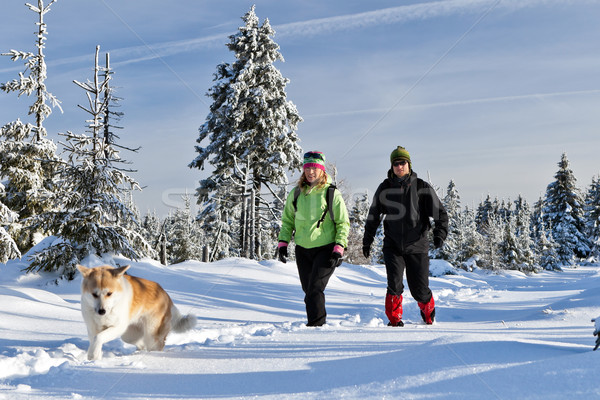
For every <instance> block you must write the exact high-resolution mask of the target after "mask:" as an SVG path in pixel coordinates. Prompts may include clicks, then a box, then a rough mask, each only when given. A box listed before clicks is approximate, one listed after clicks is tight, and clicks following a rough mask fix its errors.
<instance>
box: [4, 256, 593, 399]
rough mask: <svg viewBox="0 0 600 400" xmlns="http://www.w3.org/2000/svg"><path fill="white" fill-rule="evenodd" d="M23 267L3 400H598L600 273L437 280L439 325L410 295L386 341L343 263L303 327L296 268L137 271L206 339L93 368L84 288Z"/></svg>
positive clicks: (479, 274) (12, 276) (10, 305)
mask: <svg viewBox="0 0 600 400" xmlns="http://www.w3.org/2000/svg"><path fill="white" fill-rule="evenodd" d="M120 262H125V260H120ZM86 264H87V265H89V266H93V265H96V264H97V261H89V262H88V263H86ZM447 267H448V266H447V265H445V264H443V263H439V262H438V263H435V264H434V265H433V270H434V271H440V270H444V269H447ZM19 268H20V267H19V263H18V262H14V261H13V262H9V264H8V265H6V266H5V265H2V264H0V399H17V400H20V399H100V398H106V399H148V398H150V399H181V398H185V399H233V398H244V399H245V398H248V399H250V398H252V399H255V398H259V399H307V398H311V399H312V398H318V399H330V398H333V399H336V398H344V399H383V398H389V399H395V398H409V399H422V398H440V399H517V398H518V399H567V398H568V399H577V398H582V399H592V398H598V397H600V383H599V382H600V379H599V378H600V372H598V371H599V367H600V352H593V351H592V349H593V346H594V339H595V338H594V337H593V336H592V332H593V331H594V324H593V323H592V322H590V321H591V319H592V318H595V317H596V316H598V315H600V285H599V283H600V268H598V267H594V266H591V267H579V268H572V269H566V270H565V271H564V272H543V273H540V274H536V275H532V276H526V275H524V274H521V273H518V272H502V273H500V274H490V273H488V272H486V271H476V272H472V273H467V272H463V271H460V272H456V274H455V275H441V276H438V277H435V278H432V280H431V286H432V289H433V290H434V295H435V296H436V303H437V304H436V305H437V318H438V322H436V323H435V324H434V325H433V326H426V325H424V324H422V323H421V322H420V316H419V312H418V307H417V305H416V303H415V302H414V300H413V299H412V297H411V296H410V294H409V293H408V292H407V293H405V303H404V309H405V317H404V319H405V321H406V323H407V324H406V326H405V327H404V328H391V327H387V326H385V324H386V323H387V320H385V315H384V313H383V296H384V293H385V270H384V268H383V267H382V266H356V265H349V264H343V265H342V266H341V267H340V268H338V270H337V271H336V274H335V275H334V277H333V278H332V280H331V281H330V284H329V286H328V289H327V292H326V295H327V306H328V313H329V317H328V325H326V326H324V327H321V328H307V327H305V326H304V322H305V320H304V318H305V314H304V304H303V301H302V297H303V295H302V292H301V289H300V284H299V282H298V278H297V275H296V270H295V265H294V264H293V263H288V264H281V263H279V262H276V261H267V262H261V263H257V262H253V261H249V260H245V259H228V260H223V261H219V262H216V263H211V264H205V263H200V262H195V261H194V262H186V263H182V264H178V265H175V266H170V267H162V266H160V265H158V264H156V263H155V262H153V261H149V260H145V261H143V262H133V263H132V268H131V269H130V273H131V274H133V275H138V276H142V277H144V278H148V279H152V280H156V281H158V282H160V283H161V285H162V286H163V287H164V288H165V289H166V290H167V291H168V292H169V293H170V295H171V296H172V297H173V299H174V301H175V303H176V304H177V305H178V306H179V308H180V310H181V311H182V312H184V313H187V312H190V311H191V312H194V313H196V315H197V316H198V317H199V319H198V325H197V326H196V329H195V330H193V331H191V332H187V333H185V334H172V335H171V336H170V337H169V338H168V340H167V347H166V350H165V351H164V352H152V353H138V352H136V351H135V349H134V348H133V347H131V346H129V345H124V344H123V343H122V342H121V341H119V340H116V341H113V342H111V343H109V344H108V345H106V346H105V348H104V358H103V359H102V360H100V361H96V362H89V361H87V359H86V350H87V345H88V341H87V335H86V331H85V326H84V324H83V320H82V318H81V314H80V311H79V285H80V279H77V280H76V281H74V282H60V283H59V284H58V285H54V284H51V283H50V282H51V281H52V279H53V277H52V276H50V275H32V276H22V275H21V274H20V273H19Z"/></svg>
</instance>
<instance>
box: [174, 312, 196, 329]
mask: <svg viewBox="0 0 600 400" xmlns="http://www.w3.org/2000/svg"><path fill="white" fill-rule="evenodd" d="M194 326H196V316H195V315H194V314H187V315H181V313H180V312H179V310H178V309H177V307H175V306H174V305H173V306H171V329H173V331H174V332H185V331H189V330H190V329H192V328H193V327H194Z"/></svg>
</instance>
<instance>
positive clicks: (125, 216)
mask: <svg viewBox="0 0 600 400" xmlns="http://www.w3.org/2000/svg"><path fill="white" fill-rule="evenodd" d="M98 52H99V47H97V48H96V57H95V68H94V76H93V81H88V82H86V83H82V82H77V81H75V83H76V84H77V86H79V87H81V88H82V89H84V90H85V91H86V94H87V97H88V100H89V105H88V107H82V106H80V107H81V108H82V109H83V110H85V111H86V112H87V113H88V114H89V115H90V119H89V120H87V122H88V126H87V127H88V129H87V133H88V134H75V133H72V132H70V131H68V132H67V133H66V134H62V135H63V136H65V137H66V143H63V145H64V147H65V152H66V153H67V155H68V160H67V161H66V162H65V163H64V164H63V165H62V167H61V168H60V170H59V184H60V187H61V189H62V190H61V193H60V194H59V195H58V196H57V197H56V198H55V201H56V202H57V203H56V207H59V206H60V210H58V211H54V212H49V213H45V214H43V215H40V216H38V218H36V223H37V226H38V227H40V228H43V229H45V230H46V231H50V232H53V233H54V234H55V235H56V236H57V237H58V239H57V240H56V241H55V242H54V243H53V244H52V245H50V246H49V247H47V248H45V249H43V250H41V251H39V252H38V253H36V254H34V255H33V256H32V262H31V265H30V267H29V268H28V270H46V271H58V272H60V273H61V274H63V275H64V276H65V277H67V278H69V279H72V278H73V277H74V275H75V265H76V263H78V262H80V261H81V260H82V259H83V258H85V257H87V256H88V255H91V254H94V255H98V256H103V255H105V254H107V253H108V254H121V255H123V256H125V257H128V258H132V259H137V258H138V257H139V256H140V250H143V252H142V253H141V254H145V253H146V252H149V251H150V248H149V246H148V244H147V243H146V241H145V240H144V238H143V236H142V235H141V234H140V232H139V229H135V228H134V229H132V228H130V227H132V226H136V227H137V226H138V224H137V222H136V221H135V213H134V212H133V211H132V210H130V209H129V208H128V207H127V206H126V204H125V201H126V199H127V197H128V196H129V194H130V190H131V188H139V185H138V184H137V182H136V181H135V180H134V179H133V178H131V177H130V176H128V175H127V174H126V173H125V172H124V170H122V169H121V168H119V167H118V166H117V165H118V164H119V163H120V162H121V158H120V156H119V152H118V151H117V150H116V149H115V147H114V146H113V145H112V144H111V143H109V142H107V141H105V140H104V136H103V135H102V133H103V127H104V126H103V124H104V117H105V113H106V105H107V104H109V103H110V98H107V97H105V96H104V95H105V94H106V93H109V92H107V91H106V90H105V89H106V86H107V85H109V81H110V75H109V74H106V75H105V79H104V80H102V81H101V80H100V79H99V75H100V71H101V70H100V67H99V65H98Z"/></svg>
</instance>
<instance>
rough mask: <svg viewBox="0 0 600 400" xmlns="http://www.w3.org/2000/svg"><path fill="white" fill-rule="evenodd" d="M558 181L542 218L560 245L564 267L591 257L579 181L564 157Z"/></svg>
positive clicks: (548, 194) (550, 188)
mask: <svg viewBox="0 0 600 400" xmlns="http://www.w3.org/2000/svg"><path fill="white" fill-rule="evenodd" d="M558 166H559V169H558V171H557V172H556V175H554V177H555V178H556V180H555V181H554V182H552V183H550V184H549V185H548V187H547V188H546V197H545V199H544V207H543V212H544V214H543V217H544V224H545V228H546V229H547V230H551V231H550V232H551V234H552V237H553V238H554V240H555V241H556V243H557V244H558V245H559V247H558V251H557V252H558V255H559V257H560V260H561V262H562V263H563V264H565V265H567V264H571V263H572V262H573V261H574V260H575V258H581V257H586V256H587V255H588V254H589V253H590V241H589V239H588V237H587V234H586V223H585V218H584V210H583V204H584V201H583V197H582V195H581V194H580V192H579V189H578V188H577V186H576V183H577V179H576V178H575V175H574V174H573V171H572V170H571V169H570V168H569V160H568V159H567V155H566V154H565V153H563V154H562V156H561V160H560V162H559V163H558Z"/></svg>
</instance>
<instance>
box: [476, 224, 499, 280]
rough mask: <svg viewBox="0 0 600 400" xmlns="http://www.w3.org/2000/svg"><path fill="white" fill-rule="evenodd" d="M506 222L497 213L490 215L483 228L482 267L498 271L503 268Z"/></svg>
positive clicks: (480, 251)
mask: <svg viewBox="0 0 600 400" xmlns="http://www.w3.org/2000/svg"><path fill="white" fill-rule="evenodd" d="M504 222H505V221H503V220H502V219H501V218H500V215H499V214H497V213H495V212H494V213H489V214H488V216H487V222H486V223H485V224H484V225H483V226H482V227H481V229H482V235H483V236H484V239H483V240H482V241H481V242H480V244H481V248H480V249H479V251H478V253H479V254H480V255H481V260H480V261H481V266H482V267H484V268H488V269H492V270H497V269H501V268H502V267H503V257H502V252H501V243H502V238H503V235H504Z"/></svg>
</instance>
